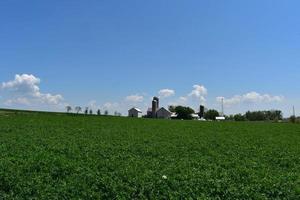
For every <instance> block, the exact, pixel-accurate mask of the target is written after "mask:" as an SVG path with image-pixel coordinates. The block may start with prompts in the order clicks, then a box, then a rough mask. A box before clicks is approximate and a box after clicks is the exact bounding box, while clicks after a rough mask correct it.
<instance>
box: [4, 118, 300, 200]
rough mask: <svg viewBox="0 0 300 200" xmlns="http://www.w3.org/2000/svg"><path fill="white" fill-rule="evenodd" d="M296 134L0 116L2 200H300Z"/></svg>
mask: <svg viewBox="0 0 300 200" xmlns="http://www.w3.org/2000/svg"><path fill="white" fill-rule="evenodd" d="M299 197H300V126H299V125H297V124H285V123H282V124H280V123H248V122H245V123H237V122H236V123H234V122H226V123H217V122H198V121H170V120H151V119H133V118H121V117H98V116H83V115H78V116H73V115H62V114H61V115H59V114H47V113H45V114H43V113H32V114H30V113H29V114H28V113H26V114H2V115H0V199H73V198H74V199H188V198H190V199H300V198H299Z"/></svg>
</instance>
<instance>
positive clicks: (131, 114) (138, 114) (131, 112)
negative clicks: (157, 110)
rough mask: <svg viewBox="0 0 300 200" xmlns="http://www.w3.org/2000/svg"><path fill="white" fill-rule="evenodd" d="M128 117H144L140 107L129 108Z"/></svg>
mask: <svg viewBox="0 0 300 200" xmlns="http://www.w3.org/2000/svg"><path fill="white" fill-rule="evenodd" d="M128 117H142V111H141V110H140V109H138V108H131V109H130V110H128Z"/></svg>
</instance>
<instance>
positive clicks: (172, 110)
mask: <svg viewBox="0 0 300 200" xmlns="http://www.w3.org/2000/svg"><path fill="white" fill-rule="evenodd" d="M175 108H176V106H172V105H171V106H169V108H168V109H169V111H170V112H176V111H175Z"/></svg>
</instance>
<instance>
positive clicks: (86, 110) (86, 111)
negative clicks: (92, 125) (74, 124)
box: [84, 107, 89, 115]
mask: <svg viewBox="0 0 300 200" xmlns="http://www.w3.org/2000/svg"><path fill="white" fill-rule="evenodd" d="M88 113H89V107H85V110H84V114H86V115H87V114H88Z"/></svg>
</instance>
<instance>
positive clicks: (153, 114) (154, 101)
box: [152, 98, 157, 118]
mask: <svg viewBox="0 0 300 200" xmlns="http://www.w3.org/2000/svg"><path fill="white" fill-rule="evenodd" d="M156 111H157V101H156V100H155V99H154V98H153V101H152V117H153V118H155V116H156Z"/></svg>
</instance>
